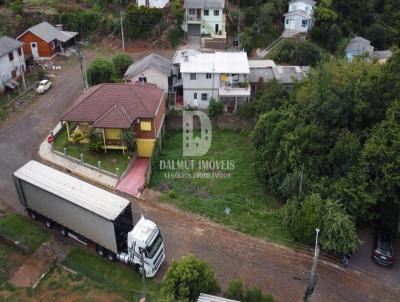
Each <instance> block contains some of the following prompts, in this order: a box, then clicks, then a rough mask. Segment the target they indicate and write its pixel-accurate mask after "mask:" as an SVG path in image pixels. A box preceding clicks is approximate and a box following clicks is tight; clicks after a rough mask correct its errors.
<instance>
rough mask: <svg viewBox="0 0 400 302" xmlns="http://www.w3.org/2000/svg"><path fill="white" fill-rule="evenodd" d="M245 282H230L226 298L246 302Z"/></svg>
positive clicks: (233, 280)
mask: <svg viewBox="0 0 400 302" xmlns="http://www.w3.org/2000/svg"><path fill="white" fill-rule="evenodd" d="M244 291H245V289H244V282H243V280H242V279H239V278H237V279H232V280H231V282H229V287H228V289H227V290H226V292H225V294H224V297H225V298H228V299H234V300H238V301H244Z"/></svg>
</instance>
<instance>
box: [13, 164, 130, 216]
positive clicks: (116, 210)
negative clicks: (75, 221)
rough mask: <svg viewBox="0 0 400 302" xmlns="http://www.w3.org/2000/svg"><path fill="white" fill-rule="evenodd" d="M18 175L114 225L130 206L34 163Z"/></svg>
mask: <svg viewBox="0 0 400 302" xmlns="http://www.w3.org/2000/svg"><path fill="white" fill-rule="evenodd" d="M14 175H15V176H16V177H18V178H19V179H22V180H23V181H26V182H28V183H31V184H33V185H34V186H37V187H39V188H43V189H44V190H46V191H48V192H50V193H52V194H55V195H57V196H60V197H63V198H66V199H68V200H69V201H70V202H71V203H73V204H75V205H77V206H79V207H81V208H84V209H87V210H89V211H91V212H93V213H95V214H97V215H99V216H101V217H104V218H105V219H107V220H110V221H114V220H115V219H116V218H117V217H118V216H119V215H120V214H121V212H122V211H124V210H125V208H126V207H127V206H128V205H129V204H130V201H129V200H127V199H125V198H122V197H120V196H118V195H115V194H113V193H110V192H108V191H106V190H103V189H100V188H98V187H96V186H94V185H91V184H89V183H87V182H85V181H82V180H80V179H78V178H75V177H72V176H71V175H68V174H65V173H62V172H60V171H58V170H55V169H53V168H50V167H49V166H46V165H43V164H41V163H39V162H37V161H34V160H31V161H29V162H28V163H26V164H25V165H23V166H22V167H21V168H19V169H18V170H17V171H15V172H14Z"/></svg>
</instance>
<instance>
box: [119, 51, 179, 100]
mask: <svg viewBox="0 0 400 302" xmlns="http://www.w3.org/2000/svg"><path fill="white" fill-rule="evenodd" d="M170 76H171V60H169V59H167V58H165V57H163V56H160V55H159V54H156V53H152V54H150V55H148V56H146V57H144V58H142V59H140V60H139V61H137V62H135V63H133V64H132V65H131V66H129V67H128V69H127V70H126V72H125V75H124V79H125V81H128V82H138V81H143V82H146V83H151V84H155V85H157V87H158V88H161V89H163V90H164V91H165V92H166V93H168V91H169V79H170Z"/></svg>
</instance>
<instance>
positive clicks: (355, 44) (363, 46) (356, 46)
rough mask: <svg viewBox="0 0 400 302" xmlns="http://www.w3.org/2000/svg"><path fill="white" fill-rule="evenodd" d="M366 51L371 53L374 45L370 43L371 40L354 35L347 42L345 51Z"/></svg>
mask: <svg viewBox="0 0 400 302" xmlns="http://www.w3.org/2000/svg"><path fill="white" fill-rule="evenodd" d="M354 51H357V52H366V53H369V54H370V53H372V52H373V51H374V47H373V46H372V45H371V41H369V40H367V39H365V38H363V37H359V36H357V37H354V38H353V39H351V40H350V42H349V43H348V44H347V46H346V49H345V52H354Z"/></svg>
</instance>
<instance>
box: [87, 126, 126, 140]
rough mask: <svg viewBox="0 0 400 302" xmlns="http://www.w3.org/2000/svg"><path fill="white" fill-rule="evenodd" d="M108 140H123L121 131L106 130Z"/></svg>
mask: <svg viewBox="0 0 400 302" xmlns="http://www.w3.org/2000/svg"><path fill="white" fill-rule="evenodd" d="M82 126H85V125H82ZM105 132H106V139H109V140H116V141H117V140H120V139H121V134H122V132H121V129H112V128H108V129H106V131H105Z"/></svg>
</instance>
